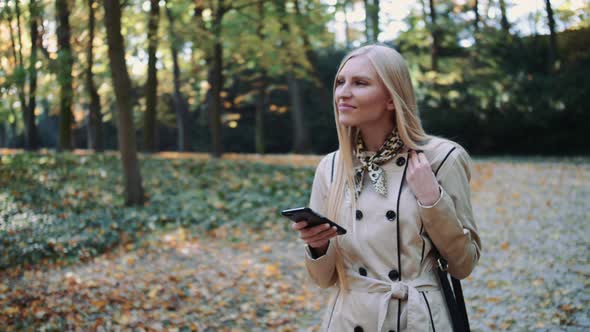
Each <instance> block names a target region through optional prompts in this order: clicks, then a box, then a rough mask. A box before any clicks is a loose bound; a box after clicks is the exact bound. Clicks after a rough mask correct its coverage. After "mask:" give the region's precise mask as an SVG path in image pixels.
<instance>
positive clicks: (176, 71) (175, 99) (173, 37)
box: [166, 1, 190, 151]
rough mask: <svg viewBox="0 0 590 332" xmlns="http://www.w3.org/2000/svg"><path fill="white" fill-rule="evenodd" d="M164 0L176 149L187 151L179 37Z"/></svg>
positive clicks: (188, 148) (186, 111) (186, 110)
mask: <svg viewBox="0 0 590 332" xmlns="http://www.w3.org/2000/svg"><path fill="white" fill-rule="evenodd" d="M168 4H169V3H168V1H167V2H166V16H167V18H168V35H169V36H170V53H171V54H172V73H173V81H174V93H173V94H172V108H173V109H174V113H175V114H176V126H177V127H178V151H189V150H190V145H189V135H188V134H189V132H188V103H187V101H186V98H185V97H184V96H183V95H182V92H181V91H180V66H179V64H178V48H179V45H181V43H180V38H179V37H178V35H177V34H176V31H175V29H174V15H173V13H172V9H171V6H169V5H168Z"/></svg>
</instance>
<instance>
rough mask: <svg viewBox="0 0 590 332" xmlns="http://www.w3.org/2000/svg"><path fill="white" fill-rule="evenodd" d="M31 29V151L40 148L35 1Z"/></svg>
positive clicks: (28, 116) (28, 115)
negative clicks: (37, 115)
mask: <svg viewBox="0 0 590 332" xmlns="http://www.w3.org/2000/svg"><path fill="white" fill-rule="evenodd" d="M29 12H30V18H29V19H30V28H31V57H30V61H29V102H28V104H27V111H26V121H25V123H26V125H27V127H28V130H26V133H27V137H26V139H25V141H26V145H25V147H26V148H27V149H29V150H35V149H37V148H38V138H37V126H36V124H35V108H36V107H37V100H36V93H37V68H36V65H37V39H38V38H39V30H38V28H39V17H40V8H39V4H38V3H37V2H36V1H35V0H30V1H29Z"/></svg>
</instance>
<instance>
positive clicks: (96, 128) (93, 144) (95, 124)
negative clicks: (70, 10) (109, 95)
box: [86, 0, 104, 152]
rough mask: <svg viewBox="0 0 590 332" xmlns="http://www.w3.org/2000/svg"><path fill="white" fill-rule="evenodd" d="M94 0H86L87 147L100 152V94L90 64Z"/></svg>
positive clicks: (92, 61)
mask: <svg viewBox="0 0 590 332" xmlns="http://www.w3.org/2000/svg"><path fill="white" fill-rule="evenodd" d="M95 4H96V2H95V1H94V0H88V33H89V36H88V47H87V50H86V58H87V62H88V63H87V67H86V90H87V92H88V97H89V99H90V106H89V108H90V112H89V115H88V132H87V134H88V149H92V150H94V151H96V152H101V151H103V149H104V146H103V139H102V116H101V110H100V96H99V95H98V91H97V90H96V85H95V84H94V74H93V73H92V66H93V64H94V46H93V43H94V25H95V17H94V5H95Z"/></svg>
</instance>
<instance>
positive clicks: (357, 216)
mask: <svg viewBox="0 0 590 332" xmlns="http://www.w3.org/2000/svg"><path fill="white" fill-rule="evenodd" d="M361 219H363V211H361V210H356V220H361Z"/></svg>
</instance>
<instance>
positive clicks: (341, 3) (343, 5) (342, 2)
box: [337, 0, 351, 49]
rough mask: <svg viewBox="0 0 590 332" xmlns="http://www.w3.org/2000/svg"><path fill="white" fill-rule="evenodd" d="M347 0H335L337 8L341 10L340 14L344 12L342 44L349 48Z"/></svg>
mask: <svg viewBox="0 0 590 332" xmlns="http://www.w3.org/2000/svg"><path fill="white" fill-rule="evenodd" d="M349 2H350V1H349V0H338V2H337V8H338V9H340V10H341V11H342V14H344V45H345V46H346V48H347V49H349V48H350V39H351V38H350V26H349V24H348V17H347V9H348V4H349Z"/></svg>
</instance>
